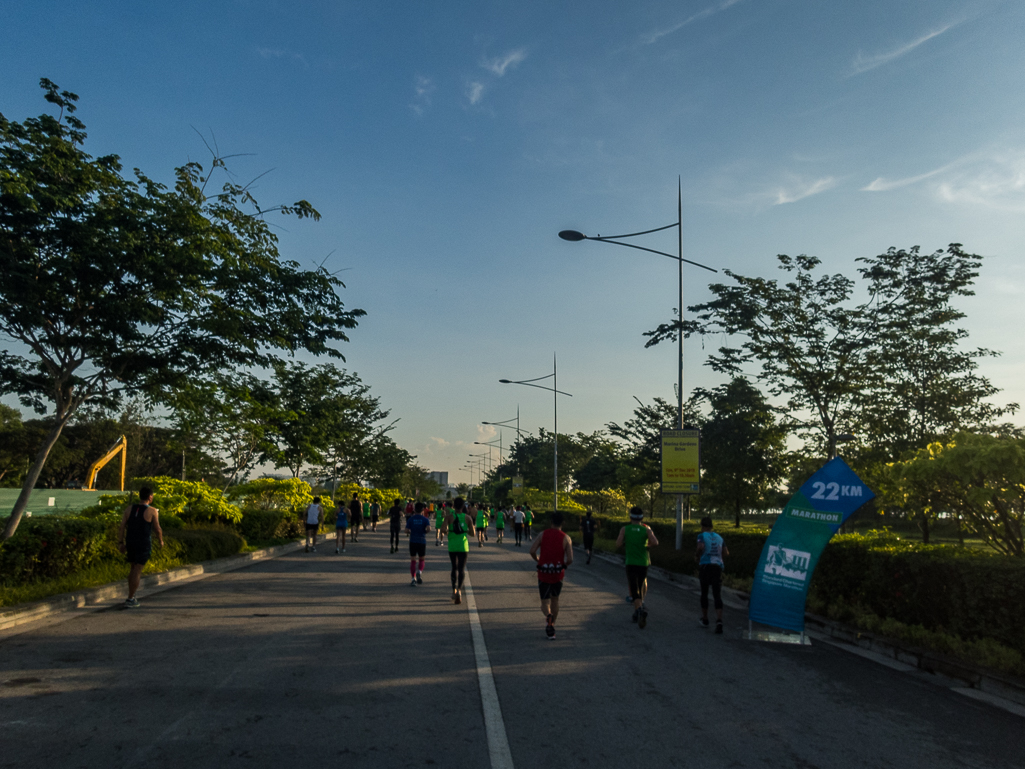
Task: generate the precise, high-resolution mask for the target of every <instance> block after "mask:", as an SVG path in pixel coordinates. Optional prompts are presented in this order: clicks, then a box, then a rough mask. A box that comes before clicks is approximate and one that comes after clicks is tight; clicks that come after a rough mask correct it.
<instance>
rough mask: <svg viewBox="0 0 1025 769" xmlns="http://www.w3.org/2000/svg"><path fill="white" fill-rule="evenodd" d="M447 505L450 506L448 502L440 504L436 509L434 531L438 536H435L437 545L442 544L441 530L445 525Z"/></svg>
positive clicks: (435, 544)
mask: <svg viewBox="0 0 1025 769" xmlns="http://www.w3.org/2000/svg"><path fill="white" fill-rule="evenodd" d="M446 507H448V502H446V503H445V504H443V505H438V508H437V509H436V510H435V511H434V531H435V532H436V533H437V536H436V537H435V538H434V546H435V547H437V546H438V545H440V544H441V530H442V529H443V528H444V527H445V517H446V515H447V511H446V509H445V508H446Z"/></svg>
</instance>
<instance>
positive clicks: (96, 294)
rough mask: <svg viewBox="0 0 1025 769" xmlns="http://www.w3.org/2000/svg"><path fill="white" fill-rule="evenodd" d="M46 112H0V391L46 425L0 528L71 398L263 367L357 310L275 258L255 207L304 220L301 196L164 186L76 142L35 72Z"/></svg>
mask: <svg viewBox="0 0 1025 769" xmlns="http://www.w3.org/2000/svg"><path fill="white" fill-rule="evenodd" d="M41 85H42V88H43V90H44V93H45V98H46V100H47V101H48V102H49V103H50V104H52V105H53V106H54V107H55V108H56V111H57V114H56V115H51V114H43V115H40V116H39V117H36V118H29V119H27V120H25V121H24V122H22V123H19V122H16V121H12V120H9V119H7V118H6V117H4V116H2V115H0V274H2V275H3V276H4V279H3V281H2V282H0V336H2V337H4V338H5V339H6V340H7V341H8V343H9V344H10V345H11V346H10V347H9V348H8V349H5V350H3V351H2V352H0V392H3V393H12V394H16V395H17V396H18V397H19V398H20V399H21V402H22V403H23V404H25V405H27V406H30V407H32V408H34V409H35V410H36V411H37V412H39V413H48V414H49V430H48V431H47V434H46V436H45V437H44V438H43V440H42V441H41V443H40V445H39V447H38V450H37V452H36V454H35V457H34V459H33V461H32V464H31V466H30V467H29V470H28V472H27V473H26V477H25V481H24V485H23V488H22V493H21V495H20V496H19V498H18V501H17V502H16V503H15V506H14V509H13V511H12V515H11V517H10V519H9V521H8V524H7V527H6V529H5V531H4V537H5V538H7V537H10V536H11V535H12V534H13V533H14V531H15V529H16V528H17V526H18V523H19V521H20V520H21V515H22V512H23V510H24V508H25V504H26V503H27V501H28V495H29V493H30V492H31V490H32V489H33V488H34V487H35V484H36V481H37V479H38V478H39V474H40V471H41V470H42V468H43V465H44V464H45V462H46V459H47V456H48V455H49V452H50V449H51V448H52V447H53V445H54V443H55V442H56V441H57V439H58V437H59V436H60V433H61V431H62V430H63V429H64V427H65V425H67V424H68V422H69V420H71V419H72V417H73V416H74V415H75V414H76V412H78V411H79V409H81V408H82V407H83V406H84V405H85V404H92V405H93V406H94V407H97V408H116V407H117V406H118V405H119V404H120V403H121V401H122V400H123V399H124V398H125V397H129V396H132V395H134V394H136V393H139V392H148V393H151V394H154V395H155V397H159V396H160V394H161V393H166V392H168V391H170V390H172V389H173V388H175V387H176V386H178V385H179V383H180V382H182V381H183V380H184V379H185V378H187V377H189V376H196V375H198V374H201V373H202V372H205V371H208V370H210V369H211V368H213V367H217V366H257V365H268V364H270V362H271V360H272V359H273V358H274V356H275V354H276V352H277V351H284V352H287V353H293V352H295V351H298V350H308V351H309V352H312V353H314V354H324V353H326V354H329V355H338V356H340V353H338V352H337V350H336V349H335V344H336V343H338V342H342V341H346V339H347V337H346V334H345V331H346V330H347V329H351V328H353V327H355V325H356V323H357V318H358V317H359V316H360V315H362V314H363V313H362V311H360V310H353V311H346V310H344V308H343V307H342V303H341V301H340V299H339V297H338V293H337V292H338V289H339V288H341V287H342V284H341V282H340V281H338V280H337V279H336V278H335V277H333V276H331V275H330V274H328V273H327V272H326V271H325V270H324V269H322V268H321V269H317V270H312V271H311V270H304V269H301V268H300V266H299V265H298V264H297V263H295V262H291V261H284V260H282V259H281V258H280V256H279V253H278V241H277V237H276V235H275V234H274V233H273V231H272V230H271V228H270V226H269V224H268V222H267V221H266V215H267V214H268V213H269V211H271V210H273V211H276V212H278V213H280V214H290V215H294V216H296V217H298V218H313V219H317V218H319V214H318V213H317V212H316V210H315V209H314V208H313V207H312V206H311V205H310V204H309V203H307V202H306V201H299V202H298V203H296V204H294V205H289V206H278V207H276V208H274V209H264V208H261V206H260V205H259V204H258V202H257V201H256V199H255V198H254V197H253V195H252V193H251V191H250V190H249V189H248V188H247V187H245V186H242V185H239V184H236V183H234V182H232V181H230V180H229V181H228V182H227V183H225V184H224V185H223V186H221V188H220V189H219V190H216V191H211V190H210V189H209V184H210V173H211V172H213V171H215V170H217V169H218V168H222V167H223V165H224V163H223V160H221V159H220V158H214V160H213V162H212V163H211V164H210V168H209V169H204V168H203V167H202V166H201V165H200V164H198V163H188V164H186V165H184V166H182V167H180V168H178V169H176V171H175V179H176V181H175V184H174V186H173V188H167V187H165V186H164V185H162V184H160V183H158V182H156V181H154V180H153V179H150V178H149V177H147V176H146V175H145V174H143V173H142V172H141V171H139V170H138V169H136V170H135V172H134V178H130V179H129V178H125V177H124V176H123V175H122V173H121V171H122V168H121V163H120V161H119V159H118V157H117V156H116V155H105V156H103V157H98V158H93V157H92V156H90V155H89V154H87V153H86V152H85V150H84V149H83V144H84V142H85V139H86V133H85V126H84V125H83V124H82V122H81V121H80V120H78V119H77V118H76V117H75V116H74V114H73V113H74V112H75V102H76V101H77V100H78V97H77V96H76V95H75V94H73V93H70V92H68V91H61V90H60V89H59V88H58V87H57V86H56V85H54V84H53V83H52V82H50V81H49V80H45V79H44V80H42V81H41Z"/></svg>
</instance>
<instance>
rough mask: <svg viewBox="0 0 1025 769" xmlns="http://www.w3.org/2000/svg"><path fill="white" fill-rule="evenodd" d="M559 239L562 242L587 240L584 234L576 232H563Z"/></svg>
mask: <svg viewBox="0 0 1025 769" xmlns="http://www.w3.org/2000/svg"><path fill="white" fill-rule="evenodd" d="M559 237H560V238H562V239H563V240H571V241H577V240H587V236H586V235H585V234H584V233H582V232H577V231H576V230H563V231H562V232H560V233H559Z"/></svg>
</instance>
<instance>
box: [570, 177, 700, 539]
mask: <svg viewBox="0 0 1025 769" xmlns="http://www.w3.org/2000/svg"><path fill="white" fill-rule="evenodd" d="M676 185H677V189H676V222H675V223H673V224H667V225H666V226H665V227H656V228H655V229H652V230H644V231H643V232H631V233H628V234H626V235H610V236H607V237H602V236H601V235H596V236H591V235H585V234H584V233H582V232H577V231H576V230H563V231H562V232H560V233H559V237H560V238H562V239H563V240H569V241H572V242H576V241H580V240H598V241H601V242H602V243H613V244H615V245H617V246H626V247H627V248H636V249H637V250H639V251H647V252H649V253H652V254H659V255H660V256H667V257H669V258H670V259H675V260H676V262H677V271H678V278H679V307H678V316H679V323H680V328H679V330H678V333H679V340H678V341H679V345H678V347H679V354H678V358H679V360H678V366H677V385H676V405H677V409H678V411H679V422H680V429H681V430H682V429H684V424H683V263H684V262H686V263H687V264H692V265H694V266H695V267H700V268H701V269H703V270H708V271H709V272H718V270H715V269H713V268H711V267H709V266H707V265H704V264H700V263H698V262H692V261H691V260H690V259H684V258H683V188H682V185H681V183H680V180H679V178H677V180H676ZM673 227H675V228H676V245H677V253H676V254H669V253H666V252H665V251H656V250H655V249H653V248H645V247H644V246H638V245H635V244H634V243H623V242H622V240H624V239H625V238H635V237H638V236H640V235H650V234H651V233H653V232H662V231H663V230H670V229H672V228H673ZM682 548H683V495H682V494H677V495H676V549H677V550H680V549H682Z"/></svg>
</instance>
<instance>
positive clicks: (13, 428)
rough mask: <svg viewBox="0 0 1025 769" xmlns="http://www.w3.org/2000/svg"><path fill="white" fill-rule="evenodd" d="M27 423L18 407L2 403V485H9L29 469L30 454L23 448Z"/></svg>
mask: <svg viewBox="0 0 1025 769" xmlns="http://www.w3.org/2000/svg"><path fill="white" fill-rule="evenodd" d="M24 443H25V425H24V424H22V421H21V412H20V411H18V409H15V408H11V407H10V406H5V405H4V404H2V403H0V485H7V484H8V483H9V482H10V481H11V479H12V478H17V477H18V476H20V475H21V474H22V473H23V472H25V470H27V469H28V465H29V462H28V459H29V457H28V454H27V453H26V452H25V451H23V450H22V446H23V445H24Z"/></svg>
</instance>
